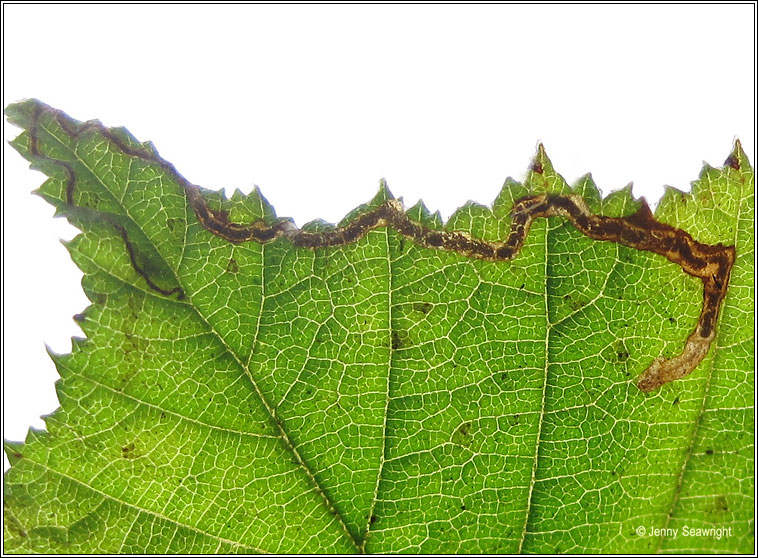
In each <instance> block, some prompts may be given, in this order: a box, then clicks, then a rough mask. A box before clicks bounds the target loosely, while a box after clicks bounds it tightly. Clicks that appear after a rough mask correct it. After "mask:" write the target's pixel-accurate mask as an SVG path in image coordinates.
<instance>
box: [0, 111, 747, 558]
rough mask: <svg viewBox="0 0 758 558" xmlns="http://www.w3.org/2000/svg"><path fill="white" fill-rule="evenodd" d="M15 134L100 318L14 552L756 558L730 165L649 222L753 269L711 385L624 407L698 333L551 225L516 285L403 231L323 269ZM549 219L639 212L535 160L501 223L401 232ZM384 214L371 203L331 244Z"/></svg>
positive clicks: (53, 426) (658, 270)
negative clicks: (540, 203)
mask: <svg viewBox="0 0 758 558" xmlns="http://www.w3.org/2000/svg"><path fill="white" fill-rule="evenodd" d="M6 113H7V114H8V117H9V119H10V120H11V121H12V122H13V123H14V124H16V125H18V126H20V127H21V128H23V129H24V132H22V133H21V135H19V136H18V138H16V139H15V140H14V141H13V145H14V147H16V149H17V150H18V151H19V152H20V153H21V154H22V155H23V156H24V157H26V158H27V159H29V160H30V161H31V163H32V168H36V169H38V170H41V171H42V172H44V173H45V174H47V175H48V176H49V179H48V180H47V181H46V182H45V183H44V184H43V185H42V187H41V188H40V190H39V193H40V195H42V196H43V197H44V198H45V199H46V200H47V201H49V202H50V203H51V204H53V205H54V206H55V207H56V208H57V210H58V213H59V214H61V215H65V216H66V217H67V218H68V219H69V220H70V221H71V222H72V223H73V224H75V225H76V226H77V227H78V228H80V229H81V230H82V234H80V235H79V236H77V237H76V238H75V239H74V240H73V241H72V242H71V243H69V245H68V248H69V250H70V252H71V255H72V258H73V259H74V261H75V262H76V264H77V265H78V266H79V267H80V268H81V269H82V270H83V271H84V279H83V287H84V289H85V292H86V294H87V296H88V297H89V299H90V300H91V301H92V305H91V306H90V307H89V308H87V310H86V311H85V312H84V313H83V314H82V315H80V316H79V318H80V320H81V327H82V329H83V330H84V332H85V333H86V335H87V338H86V340H75V342H74V348H73V351H72V353H71V354H69V355H53V359H54V360H55V362H56V365H57V367H58V370H59V372H60V375H61V380H60V381H59V382H58V386H57V387H58V394H59V398H60V402H61V408H60V409H59V410H58V411H56V412H55V413H54V414H52V415H51V416H49V417H47V418H46V424H47V432H42V431H34V430H32V431H30V433H29V436H28V438H27V440H26V442H25V443H24V444H19V443H13V442H7V443H6V453H7V455H8V457H9V459H10V461H11V463H12V467H11V469H10V470H9V471H8V473H7V474H6V475H5V480H4V483H5V525H4V528H5V535H4V537H5V538H4V540H5V546H6V550H7V551H11V552H83V553H94V552H140V553H167V552H172V553H174V552H191V553H204V552H205V553H210V552H279V553H285V552H286V553H295V552H331V553H342V552H345V553H354V552H429V553H439V552H464V553H512V552H537V553H559V552H605V553H607V552H626V553H645V552H656V551H663V552H686V551H696V552H750V551H752V549H753V544H754V534H753V522H754V515H753V502H754V488H753V487H754V477H753V466H754V463H753V444H754V430H753V413H754V407H753V397H754V391H753V378H754V367H753V361H754V332H753V320H754V298H753V297H754V295H753V275H754V267H753V259H754V253H753V250H754V245H753V216H754V193H753V192H754V185H753V180H754V179H753V170H752V168H751V166H750V164H749V162H748V160H747V158H746V156H745V154H744V153H743V152H742V150H741V149H740V147H739V145H737V146H736V147H735V150H734V151H733V153H732V154H731V155H730V156H729V159H727V163H726V164H725V165H724V167H723V168H719V169H716V168H712V167H709V166H706V167H705V168H704V169H703V171H702V173H701V176H700V178H699V179H698V181H696V182H695V183H694V185H693V191H692V193H691V194H684V193H681V192H678V191H675V190H673V189H669V190H668V191H667V192H666V195H665V196H664V198H663V200H662V201H661V203H660V205H659V207H658V208H657V211H656V218H657V219H658V220H660V221H661V222H663V223H667V224H669V225H672V226H674V227H677V228H682V229H684V230H686V231H687V232H688V233H689V234H691V235H692V236H693V237H694V238H695V239H696V240H698V241H700V242H704V243H709V244H717V243H723V244H725V245H730V246H732V245H733V246H735V248H736V254H737V259H736V262H735V264H734V267H733V269H732V275H731V280H730V282H729V287H728V292H727V297H726V300H725V301H724V303H723V307H722V309H721V315H720V317H719V322H718V326H717V333H716V338H715V340H714V341H713V343H712V345H711V348H710V351H709V352H708V355H707V356H706V358H705V360H703V362H702V363H701V364H700V365H699V366H698V367H697V369H696V370H695V371H694V372H693V373H692V374H691V375H689V376H687V377H686V378H684V379H681V380H677V381H675V382H672V383H670V384H667V385H665V386H663V387H662V388H661V389H660V390H658V391H656V392H654V393H652V394H645V393H642V392H641V391H640V390H639V389H638V388H637V387H636V386H635V383H634V380H635V378H637V376H639V374H640V373H641V372H642V371H643V370H645V369H646V368H647V367H648V366H649V365H650V363H651V362H652V361H653V360H654V359H655V358H657V357H659V356H662V355H663V356H665V357H671V356H674V355H677V354H678V353H680V352H681V351H682V347H683V346H684V342H685V340H686V339H687V336H688V335H689V334H690V332H691V331H692V330H693V328H694V327H695V324H696V323H697V321H698V315H699V313H700V309H701V306H702V304H703V288H702V285H701V282H700V281H698V280H697V279H696V278H694V277H692V276H690V275H687V274H686V273H684V272H683V271H682V269H681V268H680V267H679V266H678V265H676V264H675V263H672V262H671V261H669V260H667V259H666V258H664V257H662V256H659V255H657V254H653V253H651V252H646V251H641V250H637V249H635V248H632V247H628V246H624V245H622V244H618V243H614V242H601V241H598V240H593V239H591V238H588V237H587V236H585V235H583V234H582V233H581V232H580V231H579V230H577V229H576V228H575V227H573V226H572V225H571V224H570V223H568V222H567V221H566V220H565V219H563V218H561V217H550V218H547V219H538V220H535V221H534V223H533V224H532V226H531V229H530V230H529V233H528V235H527V237H526V240H525V243H524V245H523V247H522V248H521V250H520V251H519V252H518V254H517V255H516V257H515V258H513V259H512V260H510V261H507V262H501V261H485V260H482V259H475V258H472V257H470V256H469V255H466V254H463V253H456V252H455V251H448V250H437V249H432V248H430V247H429V246H424V245H422V244H420V243H416V242H413V241H412V240H410V239H409V238H407V237H406V236H403V235H402V234H401V233H400V232H398V230H396V229H395V228H393V227H392V226H380V227H378V228H374V229H373V230H369V231H368V232H366V233H365V235H364V236H362V237H361V238H360V239H358V240H357V241H355V242H349V243H341V245H335V246H331V247H323V248H316V249H311V248H307V247H297V246H295V245H293V242H292V241H291V240H290V239H289V238H287V237H286V236H282V237H279V238H276V239H274V240H272V241H271V242H266V243H262V242H256V241H247V242H240V243H234V242H230V241H229V240H227V239H225V238H223V237H222V235H219V234H213V232H211V231H210V230H208V227H207V226H204V223H203V220H202V219H200V218H199V216H198V215H197V214H196V211H195V205H193V203H192V200H191V193H190V192H188V191H187V189H186V187H185V184H184V182H186V181H184V179H183V178H181V176H180V175H178V173H176V171H175V170H174V169H173V167H172V166H171V165H170V164H169V163H166V162H165V161H163V160H162V159H160V157H159V156H158V154H157V151H156V150H155V148H154V147H153V146H152V145H151V144H147V143H146V144H141V143H139V142H138V141H137V140H135V139H134V138H133V137H132V136H131V135H130V134H129V133H128V132H127V131H126V130H124V129H106V128H104V127H103V126H102V125H100V124H99V123H94V122H90V123H85V124H82V123H80V122H77V121H75V120H73V119H71V118H69V117H68V116H66V115H65V114H63V113H61V112H59V111H56V110H54V109H50V108H49V107H47V106H46V105H43V104H42V103H40V102H38V101H34V100H31V101H24V102H22V103H18V104H15V105H11V106H10V107H8V109H6ZM198 192H200V193H201V195H202V197H203V198H204V199H205V200H206V202H207V205H208V206H209V208H210V210H211V211H213V212H214V213H215V214H217V215H220V216H223V219H225V220H226V222H227V223H252V222H256V221H257V220H262V221H261V222H265V223H267V224H269V225H272V226H273V225H275V224H277V223H283V221H281V220H277V218H276V215H275V213H274V210H273V208H272V207H271V206H270V205H269V204H268V203H267V202H266V200H265V199H264V198H263V197H262V196H261V194H260V193H259V192H258V191H257V190H255V191H254V192H252V193H251V194H250V195H247V196H245V195H242V194H240V193H235V194H234V195H233V196H232V197H231V199H226V198H225V197H224V196H223V195H222V194H220V193H217V192H211V191H207V190H202V191H200V190H198ZM542 193H550V194H580V195H581V196H582V197H583V199H584V200H585V202H586V204H587V205H588V206H589V208H590V209H591V210H592V212H594V213H597V214H601V215H607V216H611V217H622V216H629V215H631V214H633V213H635V212H636V211H637V210H638V209H639V202H638V201H636V200H634V199H633V198H632V196H631V190H630V189H628V188H627V189H625V190H622V191H620V192H616V193H613V194H611V195H610V196H608V197H607V198H605V199H601V196H600V194H599V192H598V190H597V188H596V187H595V185H594V183H593V182H592V179H591V177H589V176H587V177H584V178H583V179H581V180H580V181H579V182H578V183H577V184H576V185H575V186H574V187H573V188H572V187H569V185H567V184H566V183H565V181H564V180H563V179H562V178H561V176H560V175H559V174H557V173H556V172H555V170H554V169H553V167H552V164H551V163H550V161H549V159H548V158H547V156H546V155H545V153H544V150H542V149H541V148H540V150H539V152H538V154H537V156H536V158H535V161H534V164H533V165H532V168H531V170H530V171H529V173H528V174H527V177H526V180H525V181H524V183H523V184H519V183H516V182H513V181H510V180H509V181H507V182H506V184H505V186H504V187H503V189H502V191H501V193H500V195H499V196H498V198H497V199H496V200H495V201H494V203H493V204H492V206H491V207H484V206H480V205H476V204H473V203H469V204H467V205H465V206H464V207H462V208H461V209H459V210H458V211H457V212H456V213H455V214H454V215H453V216H452V217H451V218H450V220H449V221H448V222H447V223H442V221H441V219H440V218H439V216H438V215H436V214H435V215H431V214H430V213H429V212H428V211H427V210H426V208H425V207H423V205H417V206H415V207H413V208H410V209H409V210H407V213H406V214H407V216H408V217H409V218H410V219H411V220H412V221H413V222H415V223H420V224H422V225H423V226H424V227H426V228H429V229H433V230H439V231H441V232H443V233H444V232H446V231H463V232H465V233H468V234H469V235H470V236H471V237H473V238H476V239H484V240H487V241H491V242H497V241H501V240H503V239H504V238H506V237H507V236H508V232H509V230H510V229H511V225H512V219H511V210H512V208H513V205H514V202H515V201H516V200H518V199H520V198H523V197H524V196H526V195H534V194H542ZM391 199H392V195H391V193H390V192H389V190H388V189H387V187H386V185H384V184H382V186H381V187H380V190H379V192H378V194H377V195H376V197H375V198H374V199H373V200H371V201H370V202H369V203H368V204H366V205H365V206H362V207H360V208H358V209H356V210H355V212H353V213H352V214H351V215H348V216H347V217H346V218H345V220H344V221H343V223H342V224H341V225H342V226H343V227H347V226H348V225H349V224H351V223H356V222H359V220H360V216H361V215H365V214H367V212H370V211H371V210H373V209H376V208H378V207H380V206H381V205H382V204H386V203H387V202H388V200H391ZM277 226H278V225H277ZM282 226H283V227H284V225H282ZM304 230H305V231H311V232H315V233H318V232H324V231H326V232H327V233H329V231H332V232H333V231H334V230H335V229H334V227H332V226H331V225H327V224H324V223H318V222H317V223H311V224H309V225H306V227H305V228H304ZM640 527H642V528H643V529H645V530H646V531H644V532H642V531H640ZM720 527H722V528H728V529H729V530H730V531H729V533H728V534H726V535H725V534H724V533H723V532H718V533H717V532H716V531H715V529H716V528H720ZM685 528H688V529H695V528H700V529H709V531H707V532H706V533H704V534H703V533H700V534H698V535H697V536H685V535H684V531H685ZM656 529H659V530H661V531H660V532H657V531H655V530H656ZM674 530H676V534H674V533H673V532H674Z"/></svg>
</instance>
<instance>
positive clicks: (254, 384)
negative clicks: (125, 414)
mask: <svg viewBox="0 0 758 558" xmlns="http://www.w3.org/2000/svg"><path fill="white" fill-rule="evenodd" d="M37 129H38V130H44V131H45V132H46V133H47V135H48V136H49V137H51V138H52V139H53V140H54V141H55V142H57V143H58V144H59V145H60V146H61V147H62V148H63V149H64V150H65V151H68V152H70V153H71V155H72V157H74V160H76V161H77V162H78V163H79V164H81V165H82V166H83V167H84V168H86V169H87V171H88V172H89V173H90V175H91V176H92V177H93V178H94V179H95V180H96V181H97V182H98V183H99V184H100V185H101V186H102V187H103V189H104V190H105V191H106V192H108V194H109V195H110V196H111V197H112V198H113V200H114V201H115V202H116V203H117V204H118V206H119V207H120V208H121V209H122V211H123V212H124V215H125V216H126V217H127V218H128V219H129V220H130V221H131V222H132V224H133V225H134V226H135V227H137V228H138V229H139V230H140V231H142V227H141V226H140V225H139V224H138V223H137V221H136V220H135V219H134V217H132V215H131V213H130V211H129V209H128V208H127V207H126V206H125V205H124V204H123V203H122V202H121V201H120V200H119V199H118V198H117V197H116V196H115V195H114V194H113V192H111V190H110V189H109V188H108V186H106V184H105V183H104V182H103V181H102V180H101V179H100V177H99V176H98V175H97V173H95V172H94V170H93V169H91V168H90V167H89V165H87V164H86V162H85V161H84V160H83V159H82V158H80V157H79V156H78V155H77V153H76V151H75V150H74V149H73V148H72V147H70V146H68V145H66V144H65V143H64V142H63V141H61V140H60V139H58V137H57V136H56V135H55V134H54V133H53V132H51V131H50V130H48V129H47V128H45V127H44V126H43V125H41V124H38V126H37ZM63 133H64V134H65V132H63ZM65 135H66V136H67V137H70V136H68V134H65ZM99 135H100V137H101V138H102V141H104V142H106V144H108V145H109V146H110V142H109V141H108V140H107V139H106V138H103V137H102V135H101V134H99ZM74 141H75V142H76V141H77V140H74ZM40 153H41V151H40ZM40 158H42V159H49V160H55V159H54V158H53V157H49V156H46V155H41V156H40ZM187 204H188V202H187ZM186 226H187V227H189V221H188V222H187V225H186ZM209 234H210V233H209ZM145 238H146V239H147V240H148V242H149V243H150V245H151V246H152V247H153V249H155V251H156V253H157V254H158V256H159V257H160V258H161V261H162V263H163V264H164V265H165V266H166V267H167V268H168V269H170V270H171V273H172V275H173V276H174V279H175V280H176V282H177V283H178V284H179V285H180V286H181V288H182V291H183V292H184V293H185V295H186V297H187V303H188V304H189V305H190V306H191V307H192V309H193V310H194V311H195V312H196V314H197V315H198V317H199V318H200V319H201V320H202V322H203V323H204V324H205V325H206V326H207V327H208V330H209V331H210V332H211V333H213V335H215V336H216V338H217V339H218V340H219V342H220V343H221V344H222V345H223V347H224V349H225V350H226V351H227V352H228V353H229V354H230V355H231V357H232V358H233V359H234V361H235V362H236V363H237V365H238V366H239V367H240V369H241V370H242V371H243V373H244V374H245V375H246V376H247V378H248V380H249V381H250V384H251V385H252V387H253V390H255V393H256V394H257V395H258V398H259V399H260V401H261V403H262V405H263V407H264V408H265V410H266V412H267V414H268V415H269V419H270V420H271V421H272V423H273V425H274V426H275V427H276V429H277V430H278V433H279V436H280V437H281V439H282V442H283V443H284V445H285V447H286V448H287V449H288V450H289V451H290V453H292V455H293V457H294V458H295V461H296V462H297V464H298V466H299V467H300V469H301V470H302V471H303V473H304V474H305V475H306V478H307V479H308V481H309V482H310V484H311V486H313V488H314V490H315V491H316V493H317V494H318V495H319V496H320V497H321V499H322V501H323V502H324V504H325V505H326V507H327V509H328V510H329V511H330V514H331V515H332V516H333V517H335V519H336V520H337V521H338V522H339V524H340V527H341V528H342V530H343V532H344V533H345V535H346V536H347V537H348V540H349V541H350V542H351V544H352V545H353V546H354V547H355V548H356V550H360V544H359V543H358V541H356V539H355V537H353V535H352V534H351V533H350V530H349V529H348V527H347V523H346V522H345V519H344V517H342V514H341V513H340V511H339V510H338V509H337V508H336V507H335V506H334V503H333V502H332V501H331V499H330V498H329V496H328V495H327V494H326V491H325V490H324V489H323V488H322V487H321V485H320V484H319V483H318V480H317V479H316V477H315V475H314V473H313V472H312V471H311V470H310V468H309V467H308V465H307V464H306V462H305V460H304V459H303V458H302V456H301V455H300V452H298V451H297V448H296V447H295V445H294V443H293V442H292V440H291V439H290V438H289V436H288V434H287V432H286V430H285V428H284V425H283V424H282V423H281V422H280V421H279V419H278V418H277V416H276V413H275V412H274V410H273V408H272V406H271V405H270V403H269V401H268V399H267V398H266V396H265V395H264V394H263V392H262V391H261V390H260V388H259V387H258V384H257V382H256V381H255V379H254V378H253V376H252V374H251V373H250V369H249V368H248V366H247V365H246V364H245V363H243V362H242V360H241V359H240V355H238V354H237V353H236V351H234V350H233V349H232V348H231V347H230V346H229V345H228V344H227V343H226V340H225V339H224V338H223V336H222V335H221V334H220V333H219V332H218V331H217V330H216V328H214V327H213V325H211V323H210V322H208V320H207V319H206V317H205V316H204V315H203V314H202V312H200V310H199V309H198V308H197V306H195V305H194V304H193V301H192V293H191V292H189V291H188V290H187V288H186V285H185V284H184V282H183V281H182V280H181V276H180V275H179V273H178V270H175V269H174V268H173V267H172V266H171V265H170V264H169V263H168V262H167V261H166V258H165V256H164V255H163V253H162V252H161V251H160V249H159V248H158V247H157V246H156V245H155V243H154V242H153V240H152V239H151V238H150V237H149V236H148V235H146V234H145ZM259 320H260V316H259Z"/></svg>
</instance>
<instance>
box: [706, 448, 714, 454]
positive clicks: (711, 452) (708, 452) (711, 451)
mask: <svg viewBox="0 0 758 558" xmlns="http://www.w3.org/2000/svg"><path fill="white" fill-rule="evenodd" d="M705 454H706V455H713V450H712V449H707V450H705Z"/></svg>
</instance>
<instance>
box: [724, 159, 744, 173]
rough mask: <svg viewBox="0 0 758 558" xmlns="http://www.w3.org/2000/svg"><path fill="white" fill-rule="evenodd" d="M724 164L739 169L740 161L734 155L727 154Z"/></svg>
mask: <svg viewBox="0 0 758 558" xmlns="http://www.w3.org/2000/svg"><path fill="white" fill-rule="evenodd" d="M724 165H725V166H727V167H732V168H733V169H734V170H740V161H739V159H737V157H735V156H734V155H729V157H727V158H726V161H724Z"/></svg>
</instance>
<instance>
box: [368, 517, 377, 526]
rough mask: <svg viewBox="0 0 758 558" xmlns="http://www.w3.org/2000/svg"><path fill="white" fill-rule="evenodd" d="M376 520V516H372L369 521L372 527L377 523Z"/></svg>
mask: <svg viewBox="0 0 758 558" xmlns="http://www.w3.org/2000/svg"><path fill="white" fill-rule="evenodd" d="M376 519H377V518H376V516H375V515H372V516H371V519H369V523H371V525H373V524H374V523H376Z"/></svg>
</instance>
